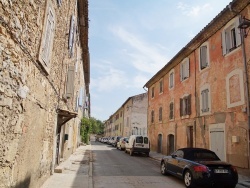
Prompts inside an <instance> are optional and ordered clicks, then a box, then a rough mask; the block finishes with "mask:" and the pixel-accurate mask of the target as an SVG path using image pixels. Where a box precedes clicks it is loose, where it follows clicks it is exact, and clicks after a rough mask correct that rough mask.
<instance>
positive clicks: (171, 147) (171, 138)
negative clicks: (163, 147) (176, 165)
mask: <svg viewBox="0 0 250 188" xmlns="http://www.w3.org/2000/svg"><path fill="white" fill-rule="evenodd" d="M174 150H175V148H174V135H173V134H169V135H168V149H167V152H168V153H167V154H168V155H169V154H171V153H173V152H174Z"/></svg>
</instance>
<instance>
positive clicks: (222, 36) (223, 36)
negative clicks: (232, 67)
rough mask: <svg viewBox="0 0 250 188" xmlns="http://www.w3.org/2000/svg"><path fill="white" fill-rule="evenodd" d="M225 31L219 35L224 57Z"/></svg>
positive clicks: (225, 50)
mask: <svg viewBox="0 0 250 188" xmlns="http://www.w3.org/2000/svg"><path fill="white" fill-rule="evenodd" d="M225 33H226V31H225V30H223V31H222V33H221V43H222V54H223V55H226V53H227V47H226V35H225Z"/></svg>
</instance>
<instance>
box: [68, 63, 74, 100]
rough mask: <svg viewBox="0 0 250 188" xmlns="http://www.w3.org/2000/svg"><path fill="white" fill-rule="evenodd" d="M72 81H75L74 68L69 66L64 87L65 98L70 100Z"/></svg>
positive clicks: (72, 91) (72, 89) (72, 94)
mask: <svg viewBox="0 0 250 188" xmlns="http://www.w3.org/2000/svg"><path fill="white" fill-rule="evenodd" d="M74 80H75V67H74V66H69V69H68V75H67V85H66V97H67V98H72V97H73V96H74Z"/></svg>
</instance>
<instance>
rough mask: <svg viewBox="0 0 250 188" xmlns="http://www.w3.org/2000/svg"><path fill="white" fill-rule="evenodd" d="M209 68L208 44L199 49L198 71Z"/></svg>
mask: <svg viewBox="0 0 250 188" xmlns="http://www.w3.org/2000/svg"><path fill="white" fill-rule="evenodd" d="M208 66H209V53H208V44H207V43H205V44H203V45H202V46H201V47H200V70H202V69H205V68H206V67H208Z"/></svg>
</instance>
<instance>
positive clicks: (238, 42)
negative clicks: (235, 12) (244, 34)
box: [235, 16, 241, 47]
mask: <svg viewBox="0 0 250 188" xmlns="http://www.w3.org/2000/svg"><path fill="white" fill-rule="evenodd" d="M239 24H240V17H239V16H238V17H236V18H235V35H236V46H237V47H238V46H240V45H241V33H240V32H241V31H240V28H238V26H239Z"/></svg>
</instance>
